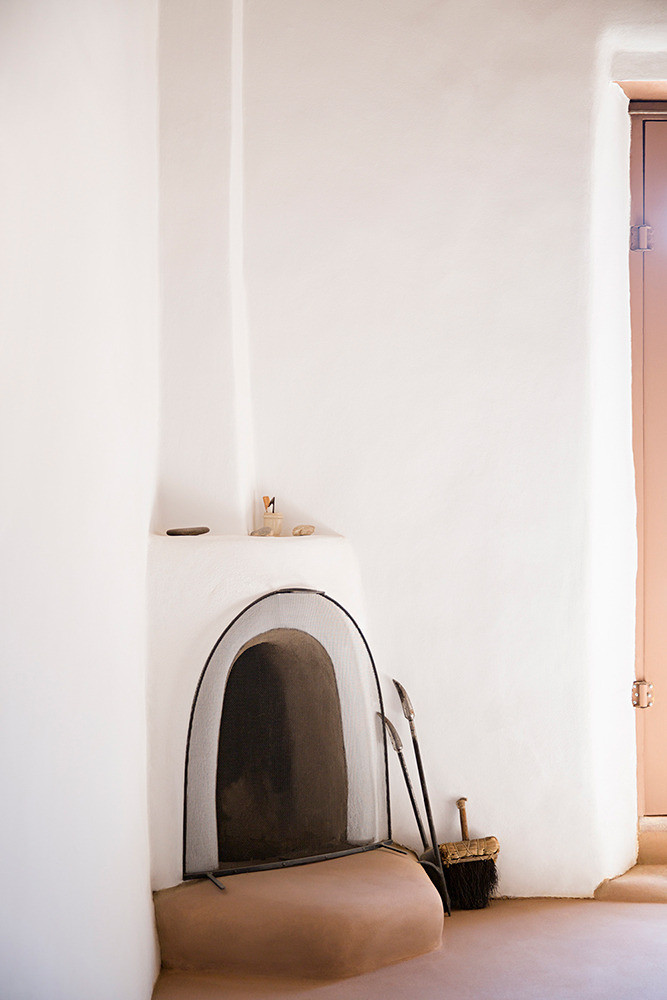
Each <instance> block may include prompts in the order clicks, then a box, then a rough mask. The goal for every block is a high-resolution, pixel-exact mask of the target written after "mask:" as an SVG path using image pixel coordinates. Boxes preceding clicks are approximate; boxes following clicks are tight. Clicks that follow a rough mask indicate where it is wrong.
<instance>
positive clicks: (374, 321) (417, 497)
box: [244, 0, 666, 895]
mask: <svg viewBox="0 0 667 1000" xmlns="http://www.w3.org/2000/svg"><path fill="white" fill-rule="evenodd" d="M665 20H666V15H665V11H664V5H662V4H660V3H656V2H630V3H626V4H624V7H623V12H622V13H619V12H618V11H617V10H616V9H615V8H613V7H612V5H610V4H608V3H606V2H602V0H596V2H593V3H589V4H586V5H583V6H582V5H581V4H575V3H565V4H563V3H555V2H554V3H547V4H540V5H538V6H536V5H534V4H532V3H529V2H527V0H509V2H505V3H503V4H502V5H497V6H495V7H494V6H493V5H491V6H490V5H488V4H483V5H482V4H480V5H473V6H472V7H471V6H470V5H466V6H461V5H455V4H452V3H441V4H414V3H412V2H406V0H389V2H386V0H382V2H379V0H377V2H373V0H371V2H368V3H364V4H358V3H353V2H342V3H341V2H339V0H335V2H334V0H330V2H328V0H320V2H318V3H307V2H298V0H288V2H287V3H284V4H280V5H275V4H272V3H269V2H265V0H251V2H249V3H247V4H246V11H245V22H246V23H245V48H244V57H245V76H244V87H245V95H244V96H245V123H244V127H245V136H246V146H245V158H246V172H245V213H246V233H245V243H246V257H245V262H246V282H247V289H248V302H249V331H250V342H251V346H252V364H253V367H252V373H253V395H254V400H255V438H256V442H257V447H256V463H257V476H258V478H257V484H258V491H264V490H270V491H271V493H272V494H273V493H275V494H277V495H278V496H279V497H281V506H282V507H283V509H285V511H286V512H287V513H288V514H290V513H293V514H294V518H293V519H294V520H296V519H299V520H309V521H313V522H315V523H323V524H326V525H329V526H331V527H332V528H334V529H335V530H336V531H339V532H341V533H342V534H344V535H346V536H347V537H348V538H349V539H350V540H351V541H352V543H353V544H354V546H355V549H356V551H357V553H358V555H359V558H360V563H361V568H362V575H363V580H364V585H365V593H366V598H367V604H368V615H369V619H370V621H371V623H372V632H373V635H374V639H375V645H374V649H375V653H376V657H377V660H378V663H379V666H380V668H381V669H383V670H384V671H385V672H386V673H387V674H389V675H392V674H393V675H395V676H397V677H399V678H400V679H402V680H403V681H404V683H405V684H406V686H407V687H408V689H409V691H410V693H411V695H412V698H413V701H414V703H415V707H416V709H417V712H418V725H419V731H420V734H421V737H422V740H423V744H424V754H425V759H426V761H427V770H428V775H429V777H430V781H431V786H432V787H431V792H432V798H433V800H434V804H435V809H436V814H437V820H438V827H439V830H440V832H441V836H442V837H443V838H450V837H452V838H456V837H457V836H458V832H457V823H456V810H455V806H454V803H455V799H456V798H457V797H458V796H459V795H461V794H465V795H467V796H468V798H469V811H470V822H471V829H472V831H473V834H487V833H495V834H496V835H497V836H498V837H499V838H500V841H501V845H502V856H501V857H502V862H501V873H502V881H501V888H502V891H504V892H506V893H510V894H518V895H532V894H535V895H539V894H544V895H550V894H565V895H568V894H575V895H579V894H588V893H590V892H591V891H592V890H593V888H594V887H595V885H596V884H597V883H598V882H599V881H600V880H601V879H602V878H603V877H606V876H609V875H613V874H617V873H618V872H619V871H622V870H623V869H624V868H625V867H628V865H629V864H630V863H632V860H633V857H634V851H635V823H636V800H635V776H634V768H635V759H634V758H635V747H634V719H633V713H632V710H631V708H630V703H629V693H628V692H629V685H630V682H631V679H632V673H633V662H632V661H633V624H632V622H633V600H634V573H635V566H634V548H635V540H634V499H633V487H632V459H631V453H630V433H629V431H630V423H629V421H630V408H629V400H630V396H629V388H630V372H629V361H630V352H629V319H628V310H627V281H626V278H625V274H626V257H625V255H626V248H627V229H626V226H627V219H628V203H627V198H628V193H627V181H626V179H625V176H626V175H625V171H626V169H627V127H628V126H627V119H626V118H625V110H624V108H622V107H621V103H620V102H621V101H622V95H619V94H618V93H617V92H616V93H615V94H614V93H613V92H612V88H611V83H610V81H611V80H612V79H614V77H613V75H612V58H613V50H614V47H615V48H616V50H617V51H618V50H619V49H620V50H623V51H625V52H629V53H632V52H633V51H634V49H635V48H643V49H646V47H647V45H650V39H657V40H658V44H657V45H656V46H655V47H656V48H659V47H660V37H661V36H660V32H659V30H658V29H659V28H660V22H661V21H662V24H663V27H664V22H665ZM619 28H623V32H622V37H619V36H618V35H617V36H615V38H616V40H615V42H614V44H611V43H610V41H609V39H610V37H611V36H610V32H613V30H614V29H619ZM639 39H643V41H642V44H639V43H638V40H639ZM646 39H649V42H647V41H646ZM639 75H640V76H641V69H640V72H639ZM605 213H607V215H608V218H607V220H606V222H605V221H603V220H604V217H605ZM610 240H611V243H609V241H610ZM610 289H611V290H612V293H613V298H611V299H607V298H606V296H607V293H608V292H609V291H610ZM610 302H611V303H612V307H611V308H610V307H609V303H610ZM390 706H391V712H392V716H393V717H394V718H395V719H398V717H399V707H398V704H396V703H394V704H392V703H391V702H390ZM395 779H396V780H395V793H394V800H395V810H396V813H397V815H398V822H397V824H396V825H397V834H398V836H399V837H403V838H404V839H405V840H408V841H411V842H414V841H415V836H414V824H413V823H412V820H411V818H410V815H409V809H408V806H407V803H406V801H405V796H404V795H403V794H402V789H401V788H400V784H399V782H398V775H397V774H396V773H395Z"/></svg>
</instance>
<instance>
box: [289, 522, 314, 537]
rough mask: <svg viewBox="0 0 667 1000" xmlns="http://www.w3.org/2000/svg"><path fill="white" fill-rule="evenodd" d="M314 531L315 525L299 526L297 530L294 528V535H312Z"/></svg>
mask: <svg viewBox="0 0 667 1000" xmlns="http://www.w3.org/2000/svg"><path fill="white" fill-rule="evenodd" d="M314 531H315V525H314V524H297V526H296V528H292V534H293V535H312V534H313V532H314Z"/></svg>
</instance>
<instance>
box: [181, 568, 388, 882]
mask: <svg viewBox="0 0 667 1000" xmlns="http://www.w3.org/2000/svg"><path fill="white" fill-rule="evenodd" d="M283 595H312V596H313V598H314V599H316V600H323V601H326V602H328V608H327V610H328V612H329V613H331V612H333V610H334V608H335V609H337V613H338V616H339V618H340V621H341V624H343V623H344V624H345V625H346V627H347V628H348V630H349V634H350V641H351V642H352V641H353V640H356V641H358V642H359V643H360V644H361V645H360V648H363V651H364V653H365V655H366V656H367V665H368V667H369V668H370V671H371V676H372V683H373V693H374V695H377V708H378V709H379V712H380V714H381V716H384V704H383V700H382V691H381V687H380V682H379V678H378V674H377V669H376V666H375V661H374V660H373V655H372V653H371V650H370V647H369V645H368V643H367V641H366V638H365V636H364V634H363V632H362V631H361V629H360V627H359V625H358V624H357V622H356V621H355V619H354V618H353V617H352V615H351V614H350V613H349V611H347V610H346V608H344V607H343V605H342V604H340V603H339V602H338V601H336V600H335V599H334V598H332V597H329V595H328V594H325V593H324V592H323V591H319V590H312V589H310V588H305V587H288V588H281V589H279V590H273V591H270V592H269V593H266V594H263V595H262V596H261V597H258V598H257V599H256V600H255V601H252V602H251V603H250V604H248V605H247V606H246V607H245V608H243V610H242V611H240V612H239V614H238V615H236V617H235V618H234V619H233V620H232V621H231V622H230V623H229V625H228V626H227V627H226V628H225V630H224V631H223V632H222V634H221V635H220V637H219V638H218V640H217V641H216V643H215V645H214V646H213V649H212V650H211V652H210V654H209V656H208V658H207V660H206V663H205V665H204V668H203V670H202V672H201V675H200V677H199V681H198V683H197V687H196V690H195V695H194V699H193V703H192V709H191V712H190V720H189V726H188V736H187V745H186V755H185V782H184V796H183V878H184V879H193V878H202V877H204V876H206V875H209V874H213V875H221V874H224V875H232V874H239V873H241V872H247V871H257V870H261V869H269V868H277V867H289V866H291V865H298V864H307V863H309V862H312V861H318V860H325V859H327V858H330V857H340V856H343V855H347V854H355V853H358V852H361V851H368V850H374V849H376V848H378V847H381V846H383V845H386V844H389V843H391V836H392V833H391V802H390V793H389V761H388V751H387V739H386V733H385V728H384V726H383V725H382V724H381V721H380V722H379V726H378V730H377V731H378V734H379V740H380V741H381V761H380V764H381V770H382V778H383V782H382V784H383V787H382V788H379V787H378V789H377V796H378V806H380V805H381V808H382V809H383V810H384V816H383V817H382V819H381V820H378V825H377V828H378V831H379V829H380V826H381V827H382V828H383V831H384V830H386V836H377V837H375V838H374V839H373V840H372V842H370V843H364V844H363V845H361V846H359V847H354V848H351V849H347V850H344V851H339V852H337V853H336V854H326V855H319V856H317V857H308V858H298V859H292V860H287V861H280V862H278V863H267V864H262V863H259V864H252V865H249V864H244V865H241V866H239V867H235V868H228V867H225V868H224V870H223V869H221V868H220V867H219V864H218V859H217V856H216V857H215V858H214V856H213V854H214V853H216V855H217V852H213V849H212V846H210V847H209V848H208V849H207V848H206V847H204V848H202V845H201V844H199V845H197V844H195V845H194V847H193V843H192V838H193V824H192V822H191V823H190V828H188V806H189V802H190V800H189V786H191V784H192V782H191V781H190V780H189V776H190V768H191V766H192V764H193V733H195V738H196V722H195V720H196V718H197V708H198V705H199V704H200V698H201V696H202V694H203V693H204V692H205V689H206V687H207V678H208V677H210V674H209V670H210V667H211V664H212V663H213V662H214V660H215V658H216V655H217V654H218V652H219V651H220V649H221V646H222V645H223V644H224V643H225V642H228V643H229V641H230V640H231V639H232V638H233V637H234V636H235V635H238V636H239V638H240V641H239V643H238V648H239V649H240V648H241V647H242V645H243V642H244V641H245V639H244V638H243V631H242V629H240V628H239V623H241V622H242V620H243V619H244V616H249V614H250V613H252V612H253V609H256V608H257V606H258V605H261V604H262V602H265V601H268V600H270V599H271V598H276V597H281V596H283ZM335 613H336V612H334V614H335ZM290 624H291V623H290ZM304 631H310V630H308V629H304ZM310 634H314V633H313V632H310ZM232 649H233V644H232ZM233 660H234V653H232V655H231V658H230V665H231V663H233ZM228 675H229V668H228V669H227V671H226V674H225V678H224V683H223V684H222V686H221V689H220V691H219V692H217V696H219V704H220V711H221V707H222V699H223V698H224V689H225V686H226V679H227V677H228ZM213 700H214V705H213V708H212V711H213V717H216V713H217V709H216V707H215V702H216V699H215V698H214V699H213ZM217 717H218V719H219V715H218V716H217ZM375 721H376V720H375V719H372V720H369V727H372V726H373V725H374V723H375ZM218 725H219V723H218ZM369 731H370V730H369ZM194 749H195V752H196V750H197V747H195V748H194ZM210 808H211V810H212V812H213V813H214V811H215V803H214V800H211V806H210ZM209 825H210V833H209V834H207V839H210V841H211V844H212V842H213V840H216V839H217V838H216V837H214V836H213V834H214V833H215V825H214V824H210V823H209V822H205V823H204V824H203V826H204V827H205V828H206V827H208V826H209ZM201 826H202V824H201V822H200V827H201ZM188 838H190V840H189V839H188ZM194 857H198V858H199V863H196V864H193V863H192V862H193V858H194ZM202 859H204V863H202Z"/></svg>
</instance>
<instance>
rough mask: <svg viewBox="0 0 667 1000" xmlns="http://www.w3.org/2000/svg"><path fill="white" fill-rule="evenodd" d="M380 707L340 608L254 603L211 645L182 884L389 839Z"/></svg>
mask: <svg viewBox="0 0 667 1000" xmlns="http://www.w3.org/2000/svg"><path fill="white" fill-rule="evenodd" d="M378 713H380V714H382V713H383V708H382V698H381V694H380V687H379V683H378V678H377V673H376V671H375V666H374V664H373V659H372V657H371V654H370V650H369V648H368V645H367V644H366V641H365V639H364V637H363V635H362V634H361V631H360V630H359V628H358V626H357V625H356V623H355V622H354V620H353V619H352V617H351V616H350V615H349V614H348V612H346V611H345V609H344V608H342V606H341V605H339V604H338V603H337V602H336V601H334V600H332V599H331V598H329V597H327V596H326V595H325V594H322V593H319V592H317V591H311V590H296V589H294V590H281V591H275V592H273V593H272V594H268V595H266V596H265V597H262V598H259V599H258V600H257V601H255V602H254V603H253V604H251V605H249V607H247V608H246V609H245V610H244V611H243V612H241V614H239V615H238V616H237V617H236V618H235V619H234V621H233V622H232V623H231V624H230V625H229V626H228V628H227V629H225V631H224V632H223V634H222V635H221V636H220V639H219V640H218V642H217V643H216V645H215V647H214V648H213V651H212V653H211V655H210V656H209V658H208V660H207V663H206V665H205V667H204V670H203V673H202V676H201V678H200V681H199V685H198V687H197V691H196V694H195V699H194V703H193V706H192V713H191V717H190V729H189V734H188V745H187V753H186V766H185V805H184V838H183V877H184V878H186V879H187V878H197V877H201V876H202V875H205V874H209V873H210V874H233V873H235V872H241V871H251V870H253V869H256V868H267V867H275V866H286V865H291V864H301V863H304V862H305V861H307V860H317V859H320V858H326V857H332V856H336V855H339V854H346V853H351V852H356V851H364V850H370V849H372V848H374V847H378V846H380V845H381V844H382V843H386V842H388V841H390V840H391V825H390V814H389V796H388V778H387V748H386V743H385V733H384V726H383V725H382V724H381V721H380V716H379V714H378Z"/></svg>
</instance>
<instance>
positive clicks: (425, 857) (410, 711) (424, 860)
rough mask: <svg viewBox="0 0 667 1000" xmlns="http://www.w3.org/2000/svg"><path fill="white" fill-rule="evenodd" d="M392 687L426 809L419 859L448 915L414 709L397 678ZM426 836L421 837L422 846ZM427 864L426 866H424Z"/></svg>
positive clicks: (450, 906) (449, 904) (449, 903)
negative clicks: (405, 722) (423, 849)
mask: <svg viewBox="0 0 667 1000" xmlns="http://www.w3.org/2000/svg"><path fill="white" fill-rule="evenodd" d="M394 687H395V688H396V690H397V691H398V696H399V698H400V699H401V707H402V709H403V715H404V716H405V718H406V719H407V720H408V723H409V725H410V733H411V735H412V746H413V749H414V752H415V760H416V761H417V770H418V771H419V782H420V784H421V790H422V797H423V799H424V808H425V809H426V819H427V821H428V829H429V833H430V835H431V847H430V848H429V850H427V851H426V852H425V853H424V854H422V856H421V858H420V859H419V860H420V862H421V864H422V865H423V867H424V868H425V870H426V872H427V874H428V875H429V877H430V879H431V881H432V882H433V884H434V885H435V887H436V889H437V890H438V892H439V893H440V897H441V899H442V904H443V906H444V908H445V912H446V913H447V915H448V916H451V913H452V904H451V902H450V899H449V892H448V891H447V879H446V878H445V871H444V868H443V864H442V857H441V856H440V850H439V848H438V838H437V835H436V832H435V826H434V824H433V813H432V811H431V800H430V799H429V795H428V789H427V787H426V776H425V775H424V765H423V764H422V755H421V751H420V749H419V740H418V739H417V730H416V729H415V710H414V708H413V707H412V702H411V701H410V699H409V697H408V692H407V691H406V690H405V688H404V687H403V685H402V684H399V682H398V681H397V680H394ZM425 840H426V838H425V837H423V841H424V847H426V843H425ZM427 865H428V867H426V866H427Z"/></svg>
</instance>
